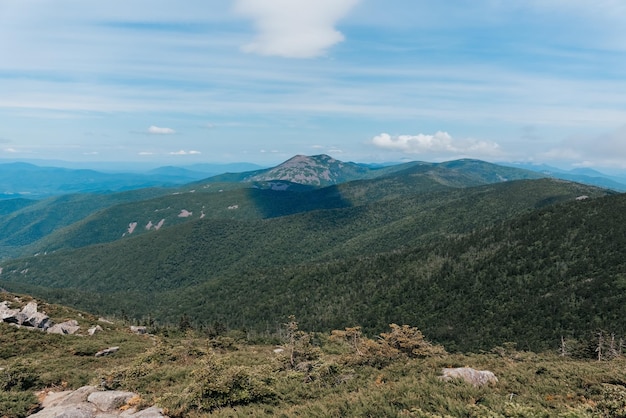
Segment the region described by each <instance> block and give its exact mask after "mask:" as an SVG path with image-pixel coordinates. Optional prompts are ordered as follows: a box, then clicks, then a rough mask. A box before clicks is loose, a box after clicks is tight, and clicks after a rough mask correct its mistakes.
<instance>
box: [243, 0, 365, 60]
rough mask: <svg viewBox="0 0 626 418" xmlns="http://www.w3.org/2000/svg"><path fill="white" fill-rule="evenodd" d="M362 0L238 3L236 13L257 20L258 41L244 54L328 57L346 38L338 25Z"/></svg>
mask: <svg viewBox="0 0 626 418" xmlns="http://www.w3.org/2000/svg"><path fill="white" fill-rule="evenodd" d="M358 1H359V0H298V1H294V0H236V3H235V11H236V12H237V13H239V14H240V15H243V16H246V17H248V18H250V19H252V20H253V21H254V24H255V26H256V28H257V30H258V34H257V37H256V39H255V40H254V41H253V42H251V43H249V44H247V45H244V46H243V48H242V49H243V51H245V52H251V53H255V54H260V55H274V56H281V57H289V58H312V57H316V56H319V55H322V54H324V52H325V51H326V50H327V49H328V48H330V47H331V46H333V45H335V44H337V43H339V42H342V41H343V40H344V36H343V34H342V33H341V32H339V31H338V30H337V29H335V27H334V26H335V24H336V23H337V21H338V20H339V19H341V18H342V17H344V16H345V15H346V14H347V13H348V12H349V11H350V9H351V8H352V7H354V6H355V5H356V4H357V3H358Z"/></svg>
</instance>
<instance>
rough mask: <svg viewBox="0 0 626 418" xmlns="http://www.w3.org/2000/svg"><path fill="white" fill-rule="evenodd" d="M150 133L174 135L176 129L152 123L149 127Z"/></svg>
mask: <svg viewBox="0 0 626 418" xmlns="http://www.w3.org/2000/svg"><path fill="white" fill-rule="evenodd" d="M148 133H149V134H154V135H172V134H175V133H176V131H175V130H173V129H172V128H160V127H158V126H154V125H152V126H151V127H149V128H148Z"/></svg>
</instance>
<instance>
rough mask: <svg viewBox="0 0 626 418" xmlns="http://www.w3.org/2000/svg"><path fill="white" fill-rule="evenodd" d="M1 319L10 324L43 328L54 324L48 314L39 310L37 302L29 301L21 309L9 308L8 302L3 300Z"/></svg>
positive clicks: (0, 304) (0, 305)
mask: <svg viewBox="0 0 626 418" xmlns="http://www.w3.org/2000/svg"><path fill="white" fill-rule="evenodd" d="M0 319H1V320H2V321H4V322H6V323H9V324H15V325H19V326H25V327H32V328H39V329H43V330H45V329H47V328H48V327H50V326H52V325H53V323H52V321H51V320H50V318H49V317H48V315H46V314H44V313H41V312H37V303H36V302H28V303H27V304H26V306H24V307H23V308H22V310H21V311H20V310H19V309H9V306H8V303H7V302H6V301H5V302H2V303H0Z"/></svg>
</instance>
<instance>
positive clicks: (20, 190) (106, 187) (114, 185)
mask: <svg viewBox="0 0 626 418" xmlns="http://www.w3.org/2000/svg"><path fill="white" fill-rule="evenodd" d="M193 179H194V178H184V181H183V182H189V181H191V180H193ZM174 184H181V179H180V177H178V176H163V175H144V174H136V173H103V172H99V171H94V170H86V169H69V168H59V167H40V166H36V165H33V164H29V163H7V164H0V192H2V193H3V195H4V196H5V197H9V198H11V197H20V196H21V197H27V198H33V199H42V198H45V197H49V196H55V195H60V194H68V193H94V192H100V193H101V192H111V191H124V190H131V189H140V188H146V187H156V186H159V187H164V186H172V185H174Z"/></svg>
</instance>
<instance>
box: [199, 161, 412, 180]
mask: <svg viewBox="0 0 626 418" xmlns="http://www.w3.org/2000/svg"><path fill="white" fill-rule="evenodd" d="M415 164H417V163H416V162H411V163H405V164H396V165H391V166H385V167H370V166H368V165H366V164H357V163H352V162H343V161H339V160H335V159H334V158H332V157H330V156H328V155H324V154H322V155H314V156H306V155H296V156H294V157H292V158H290V159H289V160H287V161H285V162H283V163H281V164H279V165H277V166H276V167H272V168H268V169H260V170H254V171H248V172H243V173H226V174H222V175H218V176H214V177H211V178H209V179H207V180H208V181H211V182H265V181H273V180H283V181H288V182H291V183H298V184H306V185H312V186H321V187H323V186H330V185H335V184H340V183H346V182H349V181H353V180H365V179H371V178H375V177H379V176H384V175H388V174H391V173H394V172H396V171H400V170H403V169H405V168H407V167H411V166H413V165H415Z"/></svg>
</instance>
